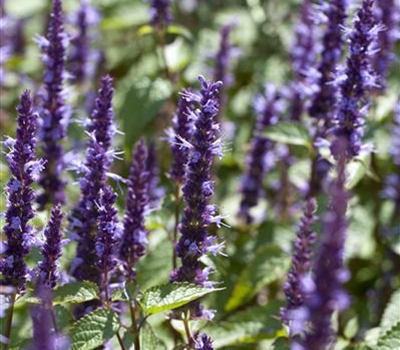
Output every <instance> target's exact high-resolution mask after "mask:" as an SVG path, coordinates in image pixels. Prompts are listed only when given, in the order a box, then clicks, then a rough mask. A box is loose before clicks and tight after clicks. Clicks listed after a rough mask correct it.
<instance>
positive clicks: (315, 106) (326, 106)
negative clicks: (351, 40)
mask: <svg viewBox="0 0 400 350" xmlns="http://www.w3.org/2000/svg"><path fill="white" fill-rule="evenodd" d="M346 7H347V0H332V1H330V2H329V5H328V7H327V8H326V10H325V15H326V17H327V23H326V30H325V33H324V36H323V39H322V52H321V60H320V62H319V64H318V68H317V69H318V74H319V78H318V82H317V86H318V91H317V92H316V94H315V95H314V97H313V99H312V103H311V106H310V107H309V110H308V111H309V114H310V116H311V117H313V118H316V119H317V120H318V124H321V125H319V126H318V128H319V130H318V131H317V133H318V134H319V135H318V136H320V137H324V136H325V134H326V130H327V128H328V126H329V123H330V122H329V121H330V119H331V118H332V115H333V112H334V109H333V108H332V106H335V104H336V96H337V88H336V86H335V84H332V81H333V78H334V73H335V71H336V69H337V65H338V63H339V61H340V58H341V56H342V52H343V33H342V31H343V26H344V22H345V19H346Z"/></svg>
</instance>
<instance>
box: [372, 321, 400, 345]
mask: <svg viewBox="0 0 400 350" xmlns="http://www.w3.org/2000/svg"><path fill="white" fill-rule="evenodd" d="M399 349H400V322H398V323H397V324H396V325H394V326H393V327H392V328H391V329H390V330H389V331H387V332H386V333H385V334H384V335H383V336H382V337H380V338H379V340H378V346H377V349H376V350H399Z"/></svg>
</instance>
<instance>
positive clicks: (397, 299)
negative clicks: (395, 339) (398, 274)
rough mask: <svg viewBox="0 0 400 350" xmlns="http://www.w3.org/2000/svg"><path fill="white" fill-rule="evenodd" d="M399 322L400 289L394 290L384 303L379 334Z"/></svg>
mask: <svg viewBox="0 0 400 350" xmlns="http://www.w3.org/2000/svg"><path fill="white" fill-rule="evenodd" d="M399 322H400V289H398V290H397V291H395V292H394V293H393V294H392V296H391V297H390V300H389V302H388V304H387V305H386V308H385V311H384V313H383V316H382V319H381V323H380V334H381V335H383V334H385V333H386V332H387V331H388V330H390V329H391V328H392V327H393V326H395V325H396V324H397V323H399Z"/></svg>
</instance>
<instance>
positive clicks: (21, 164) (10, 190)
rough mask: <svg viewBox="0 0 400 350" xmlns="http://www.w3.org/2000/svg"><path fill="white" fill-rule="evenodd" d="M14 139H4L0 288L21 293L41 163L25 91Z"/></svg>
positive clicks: (35, 120) (35, 124) (35, 121)
mask: <svg viewBox="0 0 400 350" xmlns="http://www.w3.org/2000/svg"><path fill="white" fill-rule="evenodd" d="M17 111H18V117H17V123H18V128H17V134H16V139H15V140H14V139H11V138H9V139H7V140H6V142H5V145H6V146H7V147H8V148H9V149H10V151H9V153H8V154H7V156H6V159H7V162H8V164H9V169H10V173H11V179H10V181H9V182H8V184H7V186H6V195H7V211H6V215H5V216H6V225H5V226H4V234H5V236H6V237H7V242H6V243H5V248H6V249H5V252H4V253H3V258H2V259H1V261H0V271H1V274H2V280H1V284H3V285H10V286H13V287H15V288H16V289H17V291H18V292H21V291H23V290H24V289H25V284H26V277H27V272H28V269H27V266H26V264H25V261H24V259H25V256H26V255H27V254H28V253H29V251H30V245H31V240H32V227H31V226H30V225H29V224H28V222H29V220H30V219H32V218H33V217H34V211H33V208H32V204H33V201H34V200H35V193H34V191H33V189H32V187H31V186H32V183H33V182H34V181H36V180H37V178H38V175H39V172H40V170H41V169H42V168H43V162H42V161H40V160H37V159H36V155H35V147H36V131H37V127H38V116H37V114H35V113H33V110H32V100H31V98H30V93H29V91H27V90H26V91H24V92H23V93H22V95H21V98H20V104H19V106H18V107H17Z"/></svg>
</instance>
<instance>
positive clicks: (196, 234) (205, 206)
mask: <svg viewBox="0 0 400 350" xmlns="http://www.w3.org/2000/svg"><path fill="white" fill-rule="evenodd" d="M199 81H200V83H201V85H202V88H201V91H200V94H199V95H198V94H194V93H190V94H189V95H187V96H186V97H187V98H188V99H189V100H191V101H193V103H195V104H197V105H198V106H199V108H198V109H196V110H192V111H191V112H190V117H191V118H193V119H194V131H193V135H192V138H191V140H190V142H189V141H188V144H187V145H186V146H187V147H189V151H190V153H189V162H188V165H187V171H186V177H185V178H186V182H185V185H184V187H183V199H184V203H185V209H184V212H183V217H182V220H181V222H180V225H179V232H180V233H181V237H180V239H179V241H178V243H177V244H176V247H175V249H176V253H177V256H178V257H179V258H180V260H181V262H182V265H181V266H180V267H178V268H177V269H175V270H174V271H173V272H172V274H171V277H170V280H171V282H190V283H194V284H197V285H200V286H204V287H212V286H213V285H214V284H215V282H211V281H209V273H210V270H209V268H203V266H202V263H201V261H200V259H201V257H203V256H204V255H205V254H207V253H208V252H211V253H213V254H216V253H218V251H219V248H220V247H221V244H218V243H217V242H216V239H215V237H213V236H211V235H210V234H209V232H208V226H209V225H210V224H212V223H215V222H216V223H219V221H220V218H219V216H216V207H215V205H213V204H211V203H210V200H211V197H212V195H213V194H214V183H213V181H212V178H211V171H212V165H213V161H214V158H215V157H216V156H221V155H222V147H221V141H220V138H219V133H220V131H219V124H218V123H217V121H216V117H217V114H218V94H219V89H220V88H221V85H222V82H207V81H206V80H205V79H204V78H203V77H202V76H199ZM190 316H191V317H193V318H199V317H204V318H211V317H212V314H211V313H210V311H207V310H204V309H203V307H202V306H201V305H200V303H199V302H193V303H192V304H191V306H190Z"/></svg>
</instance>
